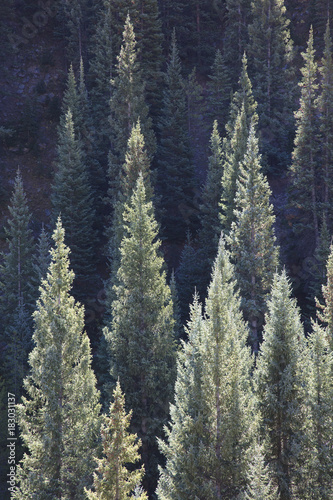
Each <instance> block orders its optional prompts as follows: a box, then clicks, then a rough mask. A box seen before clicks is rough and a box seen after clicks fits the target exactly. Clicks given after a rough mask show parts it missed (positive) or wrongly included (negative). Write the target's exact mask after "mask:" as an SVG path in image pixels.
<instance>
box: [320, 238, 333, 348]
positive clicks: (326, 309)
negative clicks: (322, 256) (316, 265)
mask: <svg viewBox="0 0 333 500" xmlns="http://www.w3.org/2000/svg"><path fill="white" fill-rule="evenodd" d="M326 275H327V282H326V285H323V286H322V294H323V298H324V304H323V305H321V304H320V302H319V301H318V299H317V300H316V305H317V308H318V310H317V316H318V319H320V321H322V322H323V323H324V325H325V327H326V331H327V336H328V340H329V344H330V348H331V350H333V245H332V244H331V246H330V253H329V256H328V259H327V266H326Z"/></svg>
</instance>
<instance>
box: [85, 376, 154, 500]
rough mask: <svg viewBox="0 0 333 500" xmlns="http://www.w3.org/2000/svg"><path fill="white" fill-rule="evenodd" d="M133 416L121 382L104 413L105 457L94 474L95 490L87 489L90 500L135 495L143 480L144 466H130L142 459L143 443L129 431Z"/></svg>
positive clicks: (120, 498) (102, 434) (103, 443)
mask: <svg viewBox="0 0 333 500" xmlns="http://www.w3.org/2000/svg"><path fill="white" fill-rule="evenodd" d="M131 416H132V411H130V412H129V413H128V414H126V411H125V396H124V394H123V393H122V391H121V388H120V384H119V381H118V382H117V385H116V388H115V390H114V391H113V402H112V404H111V405H110V408H109V415H103V423H102V426H101V437H102V445H103V455H104V456H103V458H102V459H96V461H97V464H98V467H97V469H96V472H97V474H96V473H94V485H93V489H94V491H91V490H86V495H87V498H88V499H89V500H113V499H117V500H125V499H126V498H130V497H131V498H133V495H131V493H132V492H134V490H135V487H136V486H137V485H138V484H139V483H140V482H141V480H142V477H143V475H144V466H142V467H141V469H138V470H134V471H130V470H129V469H128V466H129V465H130V464H135V463H136V462H137V461H138V460H139V459H140V455H139V448H140V446H141V442H140V440H138V439H137V436H136V435H135V434H130V432H129V430H128V428H129V426H130V420H131ZM136 498H139V499H140V500H146V499H147V498H148V497H147V495H146V494H145V493H144V494H142V495H141V496H139V497H136Z"/></svg>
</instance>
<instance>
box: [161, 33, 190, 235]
mask: <svg viewBox="0 0 333 500" xmlns="http://www.w3.org/2000/svg"><path fill="white" fill-rule="evenodd" d="M165 83H166V88H165V91H164V96H163V107H162V112H161V119H160V123H159V136H160V144H159V149H158V154H157V164H158V185H159V189H160V193H161V197H162V199H161V225H162V234H163V235H164V236H165V237H166V238H168V239H173V240H181V239H183V238H184V236H185V234H186V230H187V229H188V227H189V226H190V225H192V224H193V220H192V219H191V214H192V211H193V189H194V168H193V165H192V162H191V153H190V146H189V137H188V133H187V123H186V116H187V114H186V96H185V92H184V81H183V78H182V76H181V63H180V58H179V54H178V48H177V43H176V35H175V32H174V33H173V37H172V45H171V53H170V60H169V63H168V67H167V72H166V77H165Z"/></svg>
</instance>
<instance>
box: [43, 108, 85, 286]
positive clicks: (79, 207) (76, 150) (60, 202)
mask: <svg viewBox="0 0 333 500" xmlns="http://www.w3.org/2000/svg"><path fill="white" fill-rule="evenodd" d="M51 200H52V206H53V218H54V219H56V218H57V217H58V216H59V215H61V217H62V220H63V225H64V228H65V230H66V236H65V238H66V244H68V246H69V247H70V248H71V252H72V258H71V264H72V266H73V270H74V272H75V276H76V280H77V281H76V282H75V292H76V293H77V292H78V282H81V283H85V282H86V281H87V280H89V279H90V278H91V276H92V273H93V271H94V261H93V248H94V239H95V230H94V227H93V223H94V216H95V211H94V207H93V198H92V193H91V186H90V182H89V175H88V171H87V166H86V163H85V161H84V154H83V152H82V146H81V142H80V140H79V139H78V138H77V137H76V136H75V128H74V123H73V117H72V113H71V110H70V109H69V110H68V112H67V113H66V118H65V122H64V124H63V125H62V126H61V128H60V132H59V141H58V147H57V160H56V171H55V175H54V181H53V186H52V196H51Z"/></svg>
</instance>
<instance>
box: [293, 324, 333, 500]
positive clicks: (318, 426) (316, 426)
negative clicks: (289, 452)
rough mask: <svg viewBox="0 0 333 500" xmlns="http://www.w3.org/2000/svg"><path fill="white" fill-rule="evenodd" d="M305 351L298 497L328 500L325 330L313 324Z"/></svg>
mask: <svg viewBox="0 0 333 500" xmlns="http://www.w3.org/2000/svg"><path fill="white" fill-rule="evenodd" d="M308 348H309V358H310V359H309V370H308V371H307V384H306V393H305V392H304V400H305V401H306V403H307V406H308V412H307V418H306V419H305V420H304V430H303V432H304V435H305V441H306V443H305V446H303V450H302V451H303V464H302V476H301V480H300V482H299V485H298V488H299V489H298V495H299V497H300V498H306V499H313V500H315V499H316V498H320V499H322V500H329V499H330V498H332V494H333V486H332V485H333V382H332V373H333V353H332V351H331V349H330V347H329V342H328V338H327V334H326V331H325V329H323V328H322V327H320V326H319V325H318V324H317V323H316V324H313V331H312V333H311V334H310V336H309V337H308Z"/></svg>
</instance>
